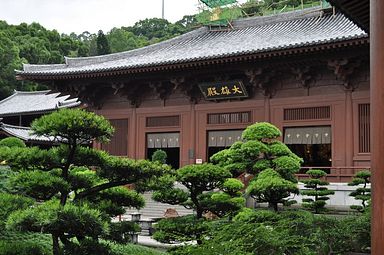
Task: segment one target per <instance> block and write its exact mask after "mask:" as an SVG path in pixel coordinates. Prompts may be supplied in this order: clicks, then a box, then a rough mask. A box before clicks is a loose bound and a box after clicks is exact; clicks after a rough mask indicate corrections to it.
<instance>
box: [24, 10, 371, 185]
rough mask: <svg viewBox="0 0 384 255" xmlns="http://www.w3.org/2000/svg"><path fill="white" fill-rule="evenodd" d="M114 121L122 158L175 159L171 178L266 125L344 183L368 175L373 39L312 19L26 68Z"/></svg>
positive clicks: (249, 23) (207, 30)
mask: <svg viewBox="0 0 384 255" xmlns="http://www.w3.org/2000/svg"><path fill="white" fill-rule="evenodd" d="M17 78H18V79H19V80H33V81H37V82H43V83H45V84H50V85H49V86H51V88H52V89H53V90H54V91H60V92H62V93H68V94H71V95H72V96H74V97H78V98H79V99H80V100H81V101H83V102H85V103H87V104H88V105H89V106H90V108H91V109H93V110H94V111H95V112H97V113H99V114H102V115H104V116H105V117H107V118H108V119H109V120H111V122H112V124H113V126H114V127H115V129H116V132H115V136H114V138H113V139H112V141H111V142H110V143H109V144H98V145H95V146H97V147H98V148H101V149H104V150H107V151H109V152H110V153H112V154H114V155H118V156H128V157H131V158H136V159H139V158H149V157H150V156H151V154H152V153H153V152H154V151H155V150H156V149H163V150H165V151H166V152H167V153H168V156H169V158H170V163H171V164H172V165H173V166H174V167H179V166H183V165H186V164H192V163H200V162H206V161H209V157H210V156H211V155H213V154H214V153H215V152H217V151H219V150H222V149H224V148H227V147H229V146H230V145H231V144H232V143H233V142H235V141H237V140H239V139H241V132H242V130H244V129H245V128H246V127H247V126H248V125H250V124H251V123H254V122H260V121H268V122H271V123H273V124H275V125H276V126H278V127H279V128H280V129H281V130H282V131H283V138H282V139H283V141H284V142H285V143H286V144H288V146H289V147H290V148H291V149H292V150H293V151H294V152H295V153H296V154H298V155H299V156H301V157H303V158H304V161H305V162H304V165H303V167H304V169H303V172H304V171H305V170H306V169H308V168H314V167H316V168H319V167H320V168H323V169H325V170H326V171H328V173H330V175H329V181H332V182H345V181H348V180H350V178H351V176H352V175H353V174H354V173H355V172H356V171H357V170H359V169H361V168H369V165H370V133H369V126H370V112H369V81H368V80H369V38H368V35H367V34H366V33H365V32H364V31H363V30H362V29H360V28H359V27H358V26H357V25H355V24H354V23H353V22H352V21H350V20H349V19H348V18H346V17H345V16H344V15H343V14H340V13H336V14H335V13H333V12H332V10H331V9H328V10H324V9H319V8H312V9H306V10H301V11H295V12H288V13H282V14H278V15H272V16H264V17H252V18H246V19H241V20H236V21H234V22H233V23H232V24H231V26H228V27H226V28H223V27H220V28H215V27H202V28H199V29H197V30H195V31H192V32H190V33H187V34H184V35H181V36H179V37H176V38H174V39H170V40H167V41H164V42H161V43H157V44H154V45H151V46H147V47H144V48H141V49H136V50H132V51H128V52H122V53H116V54H110V55H105V56H95V57H86V58H66V62H65V64H61V65H25V66H24V69H23V70H21V71H17Z"/></svg>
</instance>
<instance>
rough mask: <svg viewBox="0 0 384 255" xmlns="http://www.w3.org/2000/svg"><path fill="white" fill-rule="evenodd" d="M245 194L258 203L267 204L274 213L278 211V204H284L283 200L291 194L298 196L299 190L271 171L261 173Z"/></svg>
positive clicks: (293, 184)
mask: <svg viewBox="0 0 384 255" xmlns="http://www.w3.org/2000/svg"><path fill="white" fill-rule="evenodd" d="M247 193H248V194H249V195H251V196H253V197H255V198H256V199H257V201H259V202H268V203H270V205H271V206H272V207H273V209H274V210H275V211H277V210H278V207H277V205H278V204H279V203H283V204H284V203H285V200H284V199H285V198H287V197H289V196H290V194H291V193H293V194H298V193H299V189H298V187H297V185H296V184H295V183H293V182H290V181H288V180H285V179H284V178H282V177H281V175H280V174H279V173H278V172H276V171H275V170H273V169H266V170H264V171H262V172H261V173H260V174H259V175H258V176H257V177H256V179H255V180H253V181H252V182H251V183H250V184H249V186H248V188H247Z"/></svg>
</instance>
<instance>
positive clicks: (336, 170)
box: [296, 166, 370, 182]
mask: <svg viewBox="0 0 384 255" xmlns="http://www.w3.org/2000/svg"><path fill="white" fill-rule="evenodd" d="M310 169H320V170H323V171H325V172H326V173H327V176H326V177H325V180H326V181H328V182H350V181H351V180H352V177H353V176H354V175H355V174H356V173H357V172H359V171H361V170H370V167H369V166H366V167H364V166H339V167H315V166H314V167H302V168H301V170H300V173H299V174H296V176H297V178H298V179H299V180H303V179H307V178H308V175H307V174H305V172H306V171H308V170H310Z"/></svg>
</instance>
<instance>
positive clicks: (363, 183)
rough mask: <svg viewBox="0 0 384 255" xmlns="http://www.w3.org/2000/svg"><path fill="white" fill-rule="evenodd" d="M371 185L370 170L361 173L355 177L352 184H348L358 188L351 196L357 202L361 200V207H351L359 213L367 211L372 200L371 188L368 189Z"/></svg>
mask: <svg viewBox="0 0 384 255" xmlns="http://www.w3.org/2000/svg"><path fill="white" fill-rule="evenodd" d="M370 183H371V172H370V171H368V170H363V171H359V172H357V173H356V175H355V176H354V177H353V179H352V182H350V183H348V185H349V186H357V188H356V190H355V191H353V192H351V194H349V195H350V196H351V197H354V198H355V199H356V200H361V205H351V209H355V210H357V211H359V212H363V211H365V209H366V208H367V206H368V203H369V201H370V200H371V188H368V187H367V186H368V184H370Z"/></svg>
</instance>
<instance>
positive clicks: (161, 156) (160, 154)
mask: <svg viewBox="0 0 384 255" xmlns="http://www.w3.org/2000/svg"><path fill="white" fill-rule="evenodd" d="M167 157H168V156H167V153H166V152H165V151H163V150H156V151H155V152H154V153H153V155H152V161H158V162H160V163H162V164H165V163H167Z"/></svg>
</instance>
